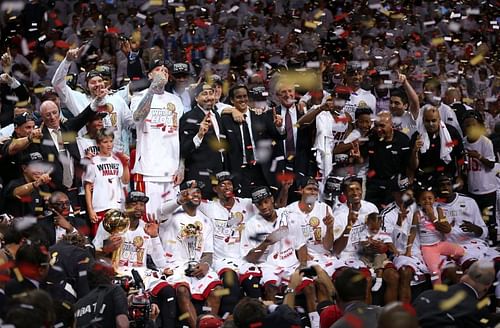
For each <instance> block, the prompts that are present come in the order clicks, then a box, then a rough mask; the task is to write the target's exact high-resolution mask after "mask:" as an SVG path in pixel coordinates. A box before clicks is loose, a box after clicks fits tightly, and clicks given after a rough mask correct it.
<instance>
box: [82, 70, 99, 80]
mask: <svg viewBox="0 0 500 328" xmlns="http://www.w3.org/2000/svg"><path fill="white" fill-rule="evenodd" d="M96 76H99V77H100V78H102V73H101V72H100V71H98V70H96V69H93V70H91V71H88V72H87V75H85V82H88V80H90V79H91V78H93V77H96Z"/></svg>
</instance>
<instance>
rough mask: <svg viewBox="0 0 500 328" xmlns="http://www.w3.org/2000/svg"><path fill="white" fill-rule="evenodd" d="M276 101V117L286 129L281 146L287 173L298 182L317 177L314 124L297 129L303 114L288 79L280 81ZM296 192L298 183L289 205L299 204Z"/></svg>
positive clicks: (291, 194)
mask: <svg viewBox="0 0 500 328" xmlns="http://www.w3.org/2000/svg"><path fill="white" fill-rule="evenodd" d="M276 98H277V99H278V100H279V105H278V107H277V108H276V113H277V114H279V115H280V116H281V117H283V126H284V127H285V130H286V138H285V140H283V141H282V142H280V143H279V146H280V147H282V148H283V153H284V154H285V160H286V161H285V166H284V172H289V173H293V174H294V175H295V178H297V177H298V176H306V177H309V176H312V177H314V176H316V173H317V164H316V160H315V158H314V154H313V150H312V147H313V144H314V138H315V132H314V127H315V124H311V125H308V126H300V127H299V126H298V125H297V121H298V120H300V118H301V117H302V116H303V115H304V111H303V110H301V109H300V108H299V107H298V106H296V105H295V87H294V84H293V83H292V82H291V81H287V80H286V78H283V80H282V81H278V83H277V84H276ZM295 181H297V179H295ZM297 189H298V185H297V184H296V183H295V184H294V185H293V186H292V187H291V188H290V190H289V193H288V196H289V197H288V203H291V202H294V201H296V200H299V198H300V197H299V194H298V193H297V192H295V191H296V190H297Z"/></svg>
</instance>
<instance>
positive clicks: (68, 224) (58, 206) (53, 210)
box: [38, 191, 89, 246]
mask: <svg viewBox="0 0 500 328" xmlns="http://www.w3.org/2000/svg"><path fill="white" fill-rule="evenodd" d="M70 206H71V204H70V201H69V198H68V196H67V195H66V194H65V193H63V192H61V191H55V192H53V193H52V194H51V195H50V198H49V204H48V209H49V211H47V213H48V215H46V216H44V217H41V218H39V219H38V226H39V227H40V228H42V230H43V231H44V232H45V235H46V240H47V242H48V243H47V244H48V245H50V246H52V245H54V244H55V243H56V242H57V241H58V240H59V239H61V238H62V236H63V235H65V234H70V233H78V230H80V231H81V232H82V233H83V234H85V232H88V231H89V227H88V226H87V225H86V223H85V220H84V219H83V218H80V217H79V216H77V215H75V216H70V214H71V211H70V209H71V208H70Z"/></svg>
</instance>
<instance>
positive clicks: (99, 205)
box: [83, 155, 125, 212]
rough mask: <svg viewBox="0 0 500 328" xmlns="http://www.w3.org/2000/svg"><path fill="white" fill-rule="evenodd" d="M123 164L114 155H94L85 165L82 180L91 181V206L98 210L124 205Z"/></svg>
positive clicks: (117, 207) (118, 207)
mask: <svg viewBox="0 0 500 328" xmlns="http://www.w3.org/2000/svg"><path fill="white" fill-rule="evenodd" d="M122 175H123V164H122V163H121V162H120V160H118V158H116V157H115V156H100V155H98V156H95V157H93V158H92V160H91V164H89V165H87V171H86V172H85V177H84V179H83V180H84V181H85V182H90V183H93V184H94V186H93V191H92V206H93V208H94V211H96V212H100V211H105V210H109V209H111V208H116V209H121V208H123V207H124V204H125V202H124V198H125V193H124V191H123V188H122V181H121V177H122Z"/></svg>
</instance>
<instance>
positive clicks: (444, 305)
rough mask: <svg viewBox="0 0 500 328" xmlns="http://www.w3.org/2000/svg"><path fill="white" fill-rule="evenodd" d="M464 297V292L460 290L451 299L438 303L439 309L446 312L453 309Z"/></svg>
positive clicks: (465, 295)
mask: <svg viewBox="0 0 500 328" xmlns="http://www.w3.org/2000/svg"><path fill="white" fill-rule="evenodd" d="M465 297H467V294H466V293H465V291H463V290H461V291H458V292H457V293H455V295H453V296H452V297H451V298H449V299H447V300H444V301H441V302H439V308H440V309H441V310H442V311H448V310H451V309H452V308H454V307H455V306H456V305H457V304H458V303H460V302H462V301H463V300H464V299H465Z"/></svg>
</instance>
